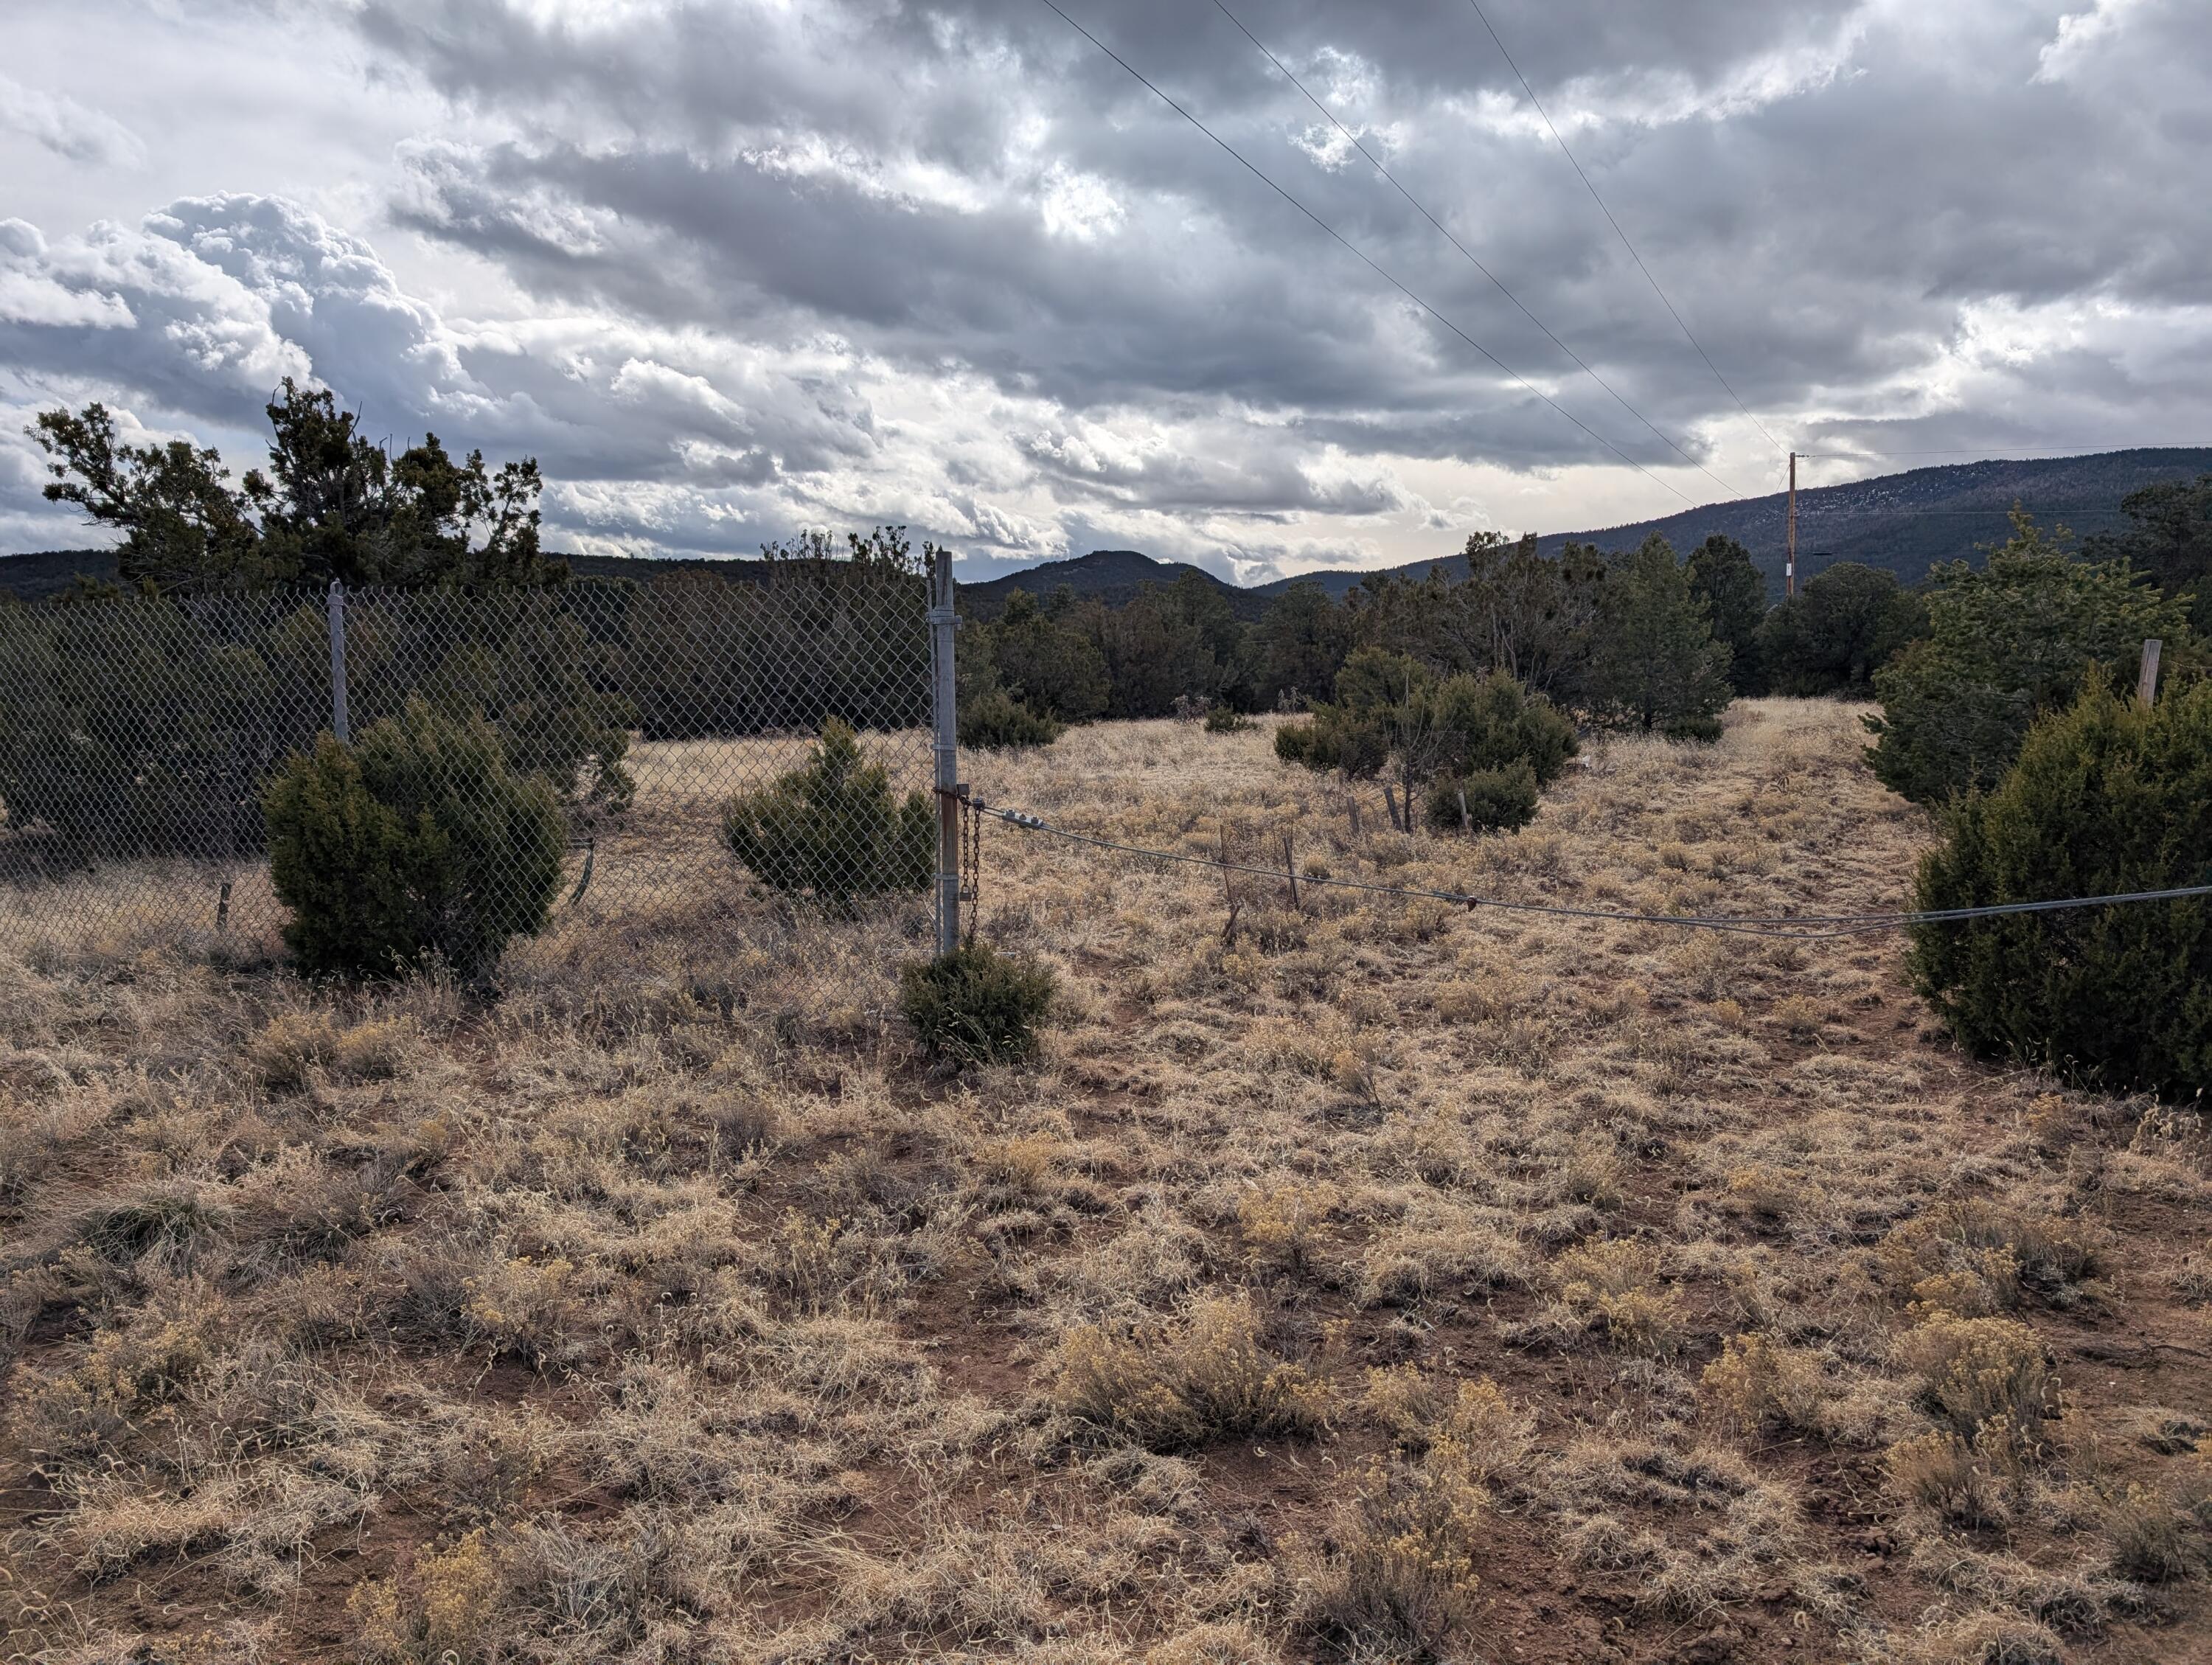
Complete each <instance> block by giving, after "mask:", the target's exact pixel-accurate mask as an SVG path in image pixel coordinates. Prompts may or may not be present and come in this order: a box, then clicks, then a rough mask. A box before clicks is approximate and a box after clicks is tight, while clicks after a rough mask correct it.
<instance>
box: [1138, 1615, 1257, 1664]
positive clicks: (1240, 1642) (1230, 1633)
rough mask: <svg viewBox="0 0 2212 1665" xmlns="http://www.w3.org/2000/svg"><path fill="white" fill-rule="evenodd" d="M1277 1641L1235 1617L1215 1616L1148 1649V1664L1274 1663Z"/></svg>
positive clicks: (1146, 1653) (1146, 1654) (1146, 1656)
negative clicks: (1212, 1619)
mask: <svg viewBox="0 0 2212 1665" xmlns="http://www.w3.org/2000/svg"><path fill="white" fill-rule="evenodd" d="M1281 1657H1282V1653H1281V1650H1279V1649H1278V1648H1277V1647H1276V1646H1275V1644H1273V1643H1272V1642H1270V1641H1268V1640H1267V1638H1266V1637H1264V1636H1262V1635H1261V1634H1260V1632H1258V1631H1256V1630H1255V1629H1253V1628H1252V1626H1249V1625H1247V1624H1243V1623H1240V1622H1237V1621H1234V1620H1215V1621H1212V1622H1211V1623H1207V1624H1203V1625H1193V1626H1191V1627H1190V1628H1189V1629H1188V1630H1182V1631H1177V1632H1176V1633H1175V1634H1174V1635H1173V1636H1171V1637H1169V1638H1167V1639H1166V1640H1165V1641H1164V1642H1159V1643H1156V1644H1154V1645H1153V1646H1152V1647H1151V1648H1149V1649H1147V1650H1146V1652H1145V1665H1273V1661H1275V1660H1279V1659H1280V1658H1281Z"/></svg>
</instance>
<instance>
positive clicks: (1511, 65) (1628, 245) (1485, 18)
mask: <svg viewBox="0 0 2212 1665" xmlns="http://www.w3.org/2000/svg"><path fill="white" fill-rule="evenodd" d="M1467 3H1468V4H1469V5H1470V6H1473V7H1474V15H1476V16H1477V17H1479V18H1480V19H1481V20H1482V27H1484V29H1486V31H1488V33H1489V35H1490V39H1491V42H1492V45H1494V46H1496V47H1497V48H1498V56H1499V57H1500V58H1504V60H1505V67H1506V68H1507V69H1509V70H1512V71H1513V76H1514V79H1515V80H1516V81H1518V82H1520V83H1521V90H1522V92H1524V93H1526V94H1528V102H1529V103H1530V104H1532V105H1534V106H1535V107H1536V113H1537V114H1538V115H1540V116H1541V117H1542V118H1544V125H1545V126H1546V127H1548V128H1550V129H1551V132H1552V137H1553V139H1555V140H1557V141H1558V142H1559V151H1560V154H1561V155H1564V156H1565V157H1566V159H1567V161H1568V164H1569V165H1570V166H1571V167H1573V169H1574V170H1575V177H1576V178H1577V179H1580V180H1581V181H1582V182H1583V190H1585V191H1589V194H1590V200H1591V201H1592V202H1594V203H1595V204H1597V208H1598V212H1599V213H1601V214H1602V215H1604V216H1605V222H1606V223H1607V225H1609V226H1611V227H1612V228H1613V235H1614V236H1616V237H1618V238H1620V246H1622V247H1623V248H1625V249H1626V250H1627V251H1628V258H1630V259H1632V260H1633V261H1634V262H1636V270H1638V271H1640V272H1642V273H1643V274H1644V282H1645V283H1649V284H1650V286H1651V293H1652V294H1654V295H1657V296H1658V297H1659V304H1660V305H1661V306H1662V307H1665V308H1666V309H1667V313H1668V317H1670V318H1672V319H1674V322H1675V324H1676V325H1677V326H1678V327H1679V328H1680V330H1681V331H1682V337H1683V339H1684V340H1686V341H1687V342H1688V343H1690V345H1691V346H1692V347H1694V348H1696V349H1697V351H1698V356H1699V358H1701V359H1703V360H1705V368H1707V369H1708V370H1711V372H1712V373H1713V380H1716V381H1717V382H1719V383H1720V385H1721V386H1723V387H1724V388H1727V390H1728V396H1729V398H1732V399H1734V400H1735V408H1736V409H1737V410H1741V411H1742V412H1743V414H1744V415H1745V416H1748V417H1750V418H1751V424H1752V426H1753V427H1754V428H1757V429H1758V430H1759V432H1760V433H1762V434H1765V435H1766V441H1767V443H1768V444H1769V445H1771V446H1772V447H1774V448H1775V449H1776V450H1777V451H1786V450H1788V449H1789V447H1787V446H1785V445H1784V444H1783V443H1782V441H1779V440H1778V439H1776V438H1775V437H1774V435H1773V434H1772V433H1771V431H1770V430H1769V429H1768V428H1767V426H1766V424H1765V422H1761V421H1759V418H1758V416H1756V415H1754V414H1753V411H1752V408H1751V407H1750V406H1749V405H1747V404H1745V403H1744V402H1743V396H1742V395H1741V393H1739V392H1736V391H1735V386H1733V385H1732V384H1731V383H1730V382H1729V379H1728V378H1727V377H1726V376H1724V375H1723V374H1721V367H1720V366H1719V365H1717V364H1716V363H1714V362H1713V357H1712V355H1711V353H1708V352H1707V351H1706V350H1705V346H1704V344H1703V343H1700V342H1699V339H1698V337H1696V336H1694V335H1692V333H1691V332H1690V326H1689V325H1688V324H1686V323H1685V322H1684V321H1683V318H1682V314H1681V313H1679V312H1677V311H1675V310H1674V302H1673V301H1669V300H1668V298H1667V291H1666V290H1664V289H1661V288H1660V287H1659V280H1658V279H1657V278H1656V277H1655V276H1652V275H1651V268H1650V267H1649V266H1647V265H1645V264H1644V257H1643V256H1642V255H1640V254H1638V252H1636V245H1635V244H1633V243H1632V242H1631V241H1629V240H1628V234H1627V233H1626V231H1624V230H1622V229H1621V226H1620V221H1618V220H1616V219H1614V218H1613V210H1611V209H1609V208H1607V206H1606V205H1605V198H1604V197H1601V196H1599V195H1598V194H1597V187H1596V186H1595V185H1593V184H1591V183H1590V176H1589V174H1587V173H1583V165H1582V163H1580V162H1579V161H1576V160H1575V153H1574V152H1573V151H1572V150H1571V149H1568V147H1567V141H1566V139H1565V136H1564V135H1562V134H1561V133H1560V131H1559V127H1558V126H1557V125H1556V124H1554V123H1553V120H1552V118H1551V114H1550V112H1548V111H1547V110H1546V109H1545V108H1544V103H1543V100H1541V99H1540V98H1538V97H1537V96H1536V89H1535V88H1534V87H1531V86H1530V85H1529V84H1528V76H1525V75H1522V73H1521V66H1520V65H1519V64H1516V63H1515V62H1514V61H1513V54H1512V53H1511V52H1508V51H1507V50H1506V48H1505V42H1504V40H1503V39H1500V38H1499V36H1498V29H1497V27H1496V26H1495V25H1494V24H1492V22H1491V21H1490V14H1489V13H1487V12H1486V11H1484V10H1483V9H1482V3H1481V0H1467Z"/></svg>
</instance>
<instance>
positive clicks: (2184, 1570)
mask: <svg viewBox="0 0 2212 1665" xmlns="http://www.w3.org/2000/svg"><path fill="white" fill-rule="evenodd" d="M2105 1534H2106V1536H2107V1537H2108V1538H2110V1539H2111V1540H2112V1571H2114V1572H2116V1573H2118V1574H2119V1576H2120V1577H2123V1578H2133V1579H2135V1580H2136V1581H2137V1582H2139V1583H2145V1584H2163V1583H2170V1582H2172V1580H2174V1579H2177V1578H2182V1577H2187V1576H2188V1574H2189V1573H2190V1572H2191V1571H2192V1570H2193V1569H2194V1568H2195V1566H2196V1564H2197V1558H2198V1552H2197V1547H2196V1544H2195V1541H2194V1534H2192V1533H2191V1531H2190V1522H2189V1516H2188V1515H2187V1514H2186V1513H2185V1512H2184V1510H2182V1508H2181V1507H2180V1505H2179V1504H2178V1503H2176V1501H2175V1500H2174V1498H2173V1497H2172V1494H2170V1493H2169V1492H2166V1490H2165V1489H2164V1488H2163V1487H2160V1486H2144V1485H2142V1484H2141V1483H2139V1482H2137V1481H2135V1480H2130V1481H2129V1482H2128V1483H2127V1485H2126V1486H2123V1487H2122V1488H2121V1489H2120V1491H2119V1492H2118V1494H2117V1495H2116V1496H2114V1497H2113V1498H2112V1499H2111V1500H2110V1501H2109V1502H2108V1503H2107V1504H2106V1506H2105Z"/></svg>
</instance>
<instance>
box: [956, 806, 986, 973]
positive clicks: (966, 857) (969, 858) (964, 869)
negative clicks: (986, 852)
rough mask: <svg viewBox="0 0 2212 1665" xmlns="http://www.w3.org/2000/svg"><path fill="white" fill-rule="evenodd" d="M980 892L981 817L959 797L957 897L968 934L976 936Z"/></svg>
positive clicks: (981, 894)
mask: <svg viewBox="0 0 2212 1665" xmlns="http://www.w3.org/2000/svg"><path fill="white" fill-rule="evenodd" d="M982 896H983V817H982V816H981V814H980V813H979V812H978V811H977V809H976V806H975V804H974V803H973V802H971V801H970V800H969V799H966V798H963V799H961V800H960V900H961V902H962V903H963V908H964V917H965V919H966V921H967V932H966V934H967V938H968V941H969V944H970V945H973V944H974V942H975V915H976V914H977V913H978V912H980V911H981V905H982Z"/></svg>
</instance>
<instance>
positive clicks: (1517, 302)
mask: <svg viewBox="0 0 2212 1665" xmlns="http://www.w3.org/2000/svg"><path fill="white" fill-rule="evenodd" d="M1213 6H1214V9H1215V10H1217V11H1218V12H1219V13H1220V14H1221V15H1223V16H1224V17H1225V18H1227V19H1228V20H1229V21H1231V23H1233V24H1235V25H1236V26H1237V33H1240V34H1242V35H1243V37H1244V38H1245V39H1247V40H1249V41H1250V42H1251V43H1252V44H1253V45H1254V46H1256V47H1258V48H1259V50H1260V53H1261V56H1262V57H1263V58H1266V59H1267V62H1268V63H1270V64H1273V65H1274V66H1275V68H1276V69H1277V70H1279V71H1280V72H1281V73H1282V76H1283V78H1284V79H1285V81H1287V82H1290V83H1291V86H1293V87H1295V88H1297V89H1298V91H1299V93H1300V94H1303V95H1304V99H1305V100H1306V102H1307V103H1309V104H1310V105H1312V106H1313V107H1314V108H1315V109H1316V110H1318V111H1320V112H1322V115H1323V116H1325V117H1326V118H1328V122H1329V125H1331V126H1333V127H1334V128H1335V129H1336V131H1338V132H1340V133H1341V134H1343V135H1344V137H1345V139H1346V143H1349V144H1351V146H1352V148H1353V149H1356V150H1358V152H1359V154H1360V155H1363V156H1364V157H1365V158H1366V159H1367V161H1368V165H1369V166H1370V167H1373V168H1374V170H1375V171H1376V173H1379V174H1381V175H1382V176H1383V179H1386V180H1388V181H1389V185H1390V188H1391V189H1392V190H1394V191H1396V192H1397V193H1398V194H1399V195H1400V196H1401V197H1404V198H1405V199H1406V201H1407V203H1408V204H1411V205H1412V207H1413V211H1414V212H1415V213H1417V214H1419V216H1421V217H1422V218H1423V219H1424V220H1426V221H1427V222H1429V223H1430V224H1431V226H1434V227H1435V228H1437V232H1438V233H1440V234H1442V235H1443V238H1444V240H1445V241H1447V242H1449V244H1450V245H1451V246H1453V247H1454V248H1455V249H1457V250H1458V251H1459V252H1460V253H1461V254H1462V255H1463V256H1465V257H1466V258H1467V260H1468V264H1471V265H1473V266H1474V269H1475V270H1477V271H1479V272H1480V273H1481V274H1482V275H1483V276H1485V277H1486V278H1488V279H1489V280H1490V283H1491V285H1492V288H1494V289H1496V290H1497V291H1498V294H1500V295H1504V297H1505V298H1506V299H1507V300H1508V301H1511V302H1512V303H1513V304H1514V306H1516V307H1519V308H1520V311H1521V315H1522V317H1523V318H1526V319H1528V321H1529V322H1530V323H1531V324H1534V325H1535V326H1536V327H1537V328H1538V329H1539V330H1541V331H1543V333H1544V337H1545V339H1546V340H1547V341H1549V342H1550V343H1552V345H1553V346H1554V347H1557V348H1558V349H1559V350H1560V351H1561V352H1563V353H1565V355H1567V356H1568V357H1569V358H1571V359H1572V360H1573V361H1574V362H1575V363H1576V364H1577V366H1578V367H1579V368H1581V370H1582V372H1583V374H1584V375H1586V376H1588V377H1589V379H1590V380H1592V381H1594V382H1595V383H1596V384H1597V385H1598V386H1601V387H1602V388H1604V389H1605V391H1606V392H1608V393H1610V394H1612V395H1613V399H1614V401H1615V402H1616V403H1617V404H1620V408H1621V409H1622V410H1626V411H1627V412H1628V414H1629V415H1630V416H1633V417H1635V418H1636V420H1637V421H1638V422H1642V423H1643V424H1644V427H1646V428H1650V430H1651V433H1652V435H1653V437H1655V438H1656V439H1657V440H1658V441H1659V442H1660V443H1661V444H1662V445H1664V446H1666V447H1668V449H1669V450H1670V451H1672V452H1673V453H1674V454H1675V455H1676V456H1678V457H1680V459H1682V460H1683V461H1684V462H1686V463H1687V464H1689V465H1690V466H1691V467H1692V468H1694V469H1696V470H1697V471H1698V472H1699V473H1700V474H1702V475H1704V476H1705V477H1706V478H1707V479H1708V480H1711V482H1712V483H1714V484H1715V485H1717V486H1718V487H1720V488H1721V489H1723V491H1727V492H1729V493H1732V494H1733V495H1735V496H1738V497H1744V496H1748V495H1750V494H1749V493H1747V492H1746V491H1745V490H1744V489H1743V488H1742V487H1741V486H1737V485H1732V484H1730V483H1729V482H1728V481H1726V480H1723V478H1721V477H1720V476H1719V475H1717V474H1716V473H1714V472H1713V471H1712V470H1711V469H1710V468H1708V467H1706V466H1705V464H1703V463H1701V462H1699V460H1698V459H1696V458H1695V457H1692V455H1691V454H1690V453H1688V452H1686V451H1685V450H1684V449H1682V447H1680V445H1679V444H1677V443H1676V442H1675V441H1674V438H1673V437H1672V436H1671V435H1669V434H1667V433H1665V432H1664V431H1662V429H1661V428H1660V427H1659V425H1658V424H1657V423H1656V422H1653V421H1652V420H1651V418H1650V417H1649V416H1645V415H1644V413H1643V412H1642V411H1641V410H1638V409H1637V408H1636V407H1635V406H1634V405H1632V404H1630V403H1629V402H1628V398H1627V396H1626V394H1624V393H1622V392H1621V391H1620V389H1619V388H1617V387H1615V386H1613V384H1612V383H1611V382H1609V381H1607V380H1606V379H1605V378H1604V377H1603V376H1601V375H1600V374H1598V373H1597V372H1596V370H1595V369H1594V368H1591V366H1590V364H1589V362H1588V361H1587V360H1585V359H1584V358H1583V355H1581V354H1580V353H1577V351H1576V350H1575V349H1573V348H1571V347H1570V346H1568V345H1567V343H1565V342H1564V341H1562V340H1560V339H1559V337H1558V336H1557V335H1556V334H1554V333H1553V330H1552V326H1551V325H1548V324H1547V323H1545V322H1544V320H1543V319H1541V318H1539V317H1537V316H1536V314H1535V313H1533V312H1531V311H1529V309H1528V306H1527V305H1526V304H1525V303H1524V302H1523V301H1522V299H1521V297H1520V296H1519V295H1516V294H1514V293H1513V291H1512V290H1511V289H1508V288H1507V287H1506V286H1505V281H1504V279H1503V278H1501V277H1499V276H1498V274H1497V273H1496V272H1494V271H1492V270H1491V269H1490V268H1489V267H1488V266H1486V265H1485V264H1483V263H1482V261H1481V259H1480V257H1478V256H1477V255H1476V254H1475V252H1474V250H1473V249H1470V248H1469V247H1468V246H1467V245H1466V244H1465V243H1462V241H1460V240H1459V239H1458V237H1457V236H1455V234H1453V232H1452V230H1451V228H1449V227H1448V226H1446V225H1445V224H1444V222H1443V221H1441V220H1439V219H1437V216H1435V215H1433V214H1431V212H1429V210H1428V209H1427V207H1426V206H1425V204H1423V203H1422V202H1421V200H1420V198H1419V197H1416V196H1414V195H1413V192H1412V191H1408V190H1407V189H1406V187H1405V185H1403V184H1401V182H1400V181H1399V179H1398V176H1397V175H1396V174H1395V173H1392V172H1391V171H1390V170H1389V168H1388V167H1384V166H1383V161H1382V159H1381V158H1380V157H1378V156H1376V154H1375V153H1374V152H1373V151H1371V150H1370V149H1368V148H1367V147H1366V145H1365V144H1364V143H1362V142H1361V141H1360V138H1359V136H1358V134H1356V133H1354V132H1353V131H1352V130H1351V129H1350V128H1349V127H1346V125H1344V123H1343V122H1342V121H1340V120H1339V119H1338V118H1337V114H1336V112H1334V110H1332V109H1330V108H1329V107H1328V105H1326V104H1324V103H1322V100H1320V99H1319V98H1318V97H1316V95H1315V94H1314V93H1313V91H1312V89H1311V88H1309V87H1308V86H1307V85H1306V84H1305V82H1303V81H1301V80H1299V79H1298V77H1297V74H1296V73H1295V72H1294V71H1293V70H1291V67H1290V65H1288V64H1285V63H1284V62H1283V60H1282V59H1281V58H1278V57H1276V56H1275V54H1274V53H1273V52H1271V51H1269V50H1268V47H1267V43H1266V42H1265V41H1263V40H1261V39H1260V37H1259V36H1258V35H1256V34H1254V33H1252V31H1251V30H1249V29H1248V28H1246V27H1244V22H1243V19H1242V18H1240V17H1238V16H1237V14H1236V13H1235V12H1233V11H1231V10H1230V9H1229V8H1228V7H1227V6H1226V5H1225V4H1224V3H1223V0H1213Z"/></svg>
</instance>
